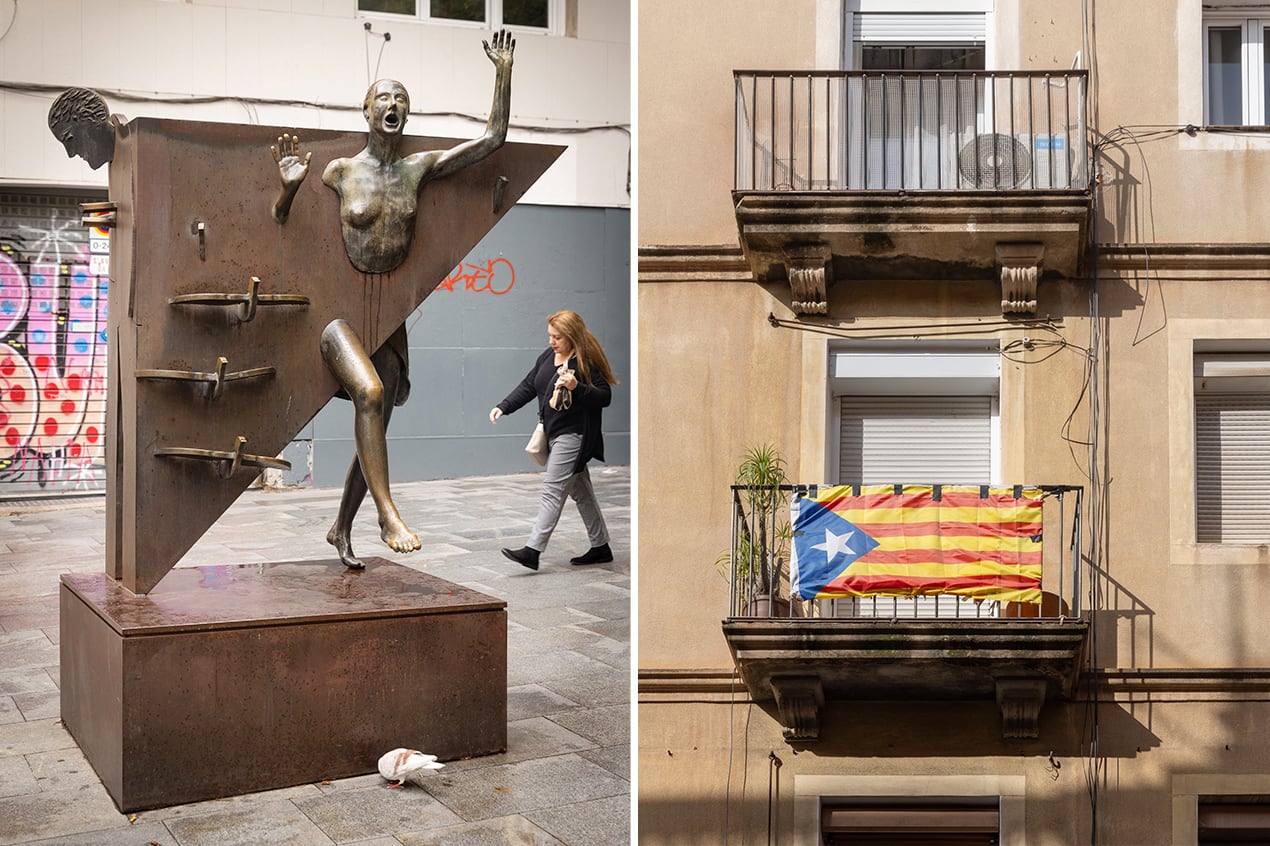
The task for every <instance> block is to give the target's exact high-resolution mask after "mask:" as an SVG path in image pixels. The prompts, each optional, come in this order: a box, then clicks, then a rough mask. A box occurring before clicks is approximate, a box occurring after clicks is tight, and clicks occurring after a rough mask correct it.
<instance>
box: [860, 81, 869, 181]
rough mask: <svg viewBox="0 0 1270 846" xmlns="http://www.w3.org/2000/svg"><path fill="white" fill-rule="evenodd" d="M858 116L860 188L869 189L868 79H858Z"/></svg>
mask: <svg viewBox="0 0 1270 846" xmlns="http://www.w3.org/2000/svg"><path fill="white" fill-rule="evenodd" d="M860 114H861V116H862V117H863V121H862V126H861V133H860V151H861V153H862V154H863V155H862V157H861V158H862V161H861V167H860V173H861V175H862V176H863V178H864V181H863V182H862V183H861V186H860V187H862V188H866V189H867V188H868V187H869V77H868V75H867V74H865V75H863V76H861V77H860Z"/></svg>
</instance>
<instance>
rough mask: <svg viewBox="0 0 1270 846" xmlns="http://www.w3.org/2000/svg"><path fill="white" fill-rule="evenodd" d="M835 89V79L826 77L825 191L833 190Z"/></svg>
mask: <svg viewBox="0 0 1270 846" xmlns="http://www.w3.org/2000/svg"><path fill="white" fill-rule="evenodd" d="M831 88H833V77H831V76H826V77H825V189H826V190H832V188H833V155H832V148H831V146H830V145H831V144H832V143H833V99H832V98H831V97H830V89H831Z"/></svg>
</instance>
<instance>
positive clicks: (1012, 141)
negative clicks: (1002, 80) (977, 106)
mask: <svg viewBox="0 0 1270 846" xmlns="http://www.w3.org/2000/svg"><path fill="white" fill-rule="evenodd" d="M1006 79H1007V80H1008V81H1009V84H1010V96H1009V97H1008V98H1007V99H1008V100H1009V101H1010V144H1011V146H1010V147H1009V149H1010V150H1011V151H1013V150H1014V149H1015V148H1014V146H1013V145H1014V144H1015V143H1016V142H1017V141H1018V140H1019V137H1018V133H1016V132H1015V128H1016V127H1015V125H1014V74H1013V73H1010V74H1009V75H1007V77H1006ZM1010 158H1011V160H1013V158H1014V157H1013V156H1011V157H1010ZM1016 173H1018V166H1017V165H1015V166H1014V167H1012V168H1011V175H1010V187H1011V188H1018V187H1021V186H1018V185H1015V184H1014V174H1016Z"/></svg>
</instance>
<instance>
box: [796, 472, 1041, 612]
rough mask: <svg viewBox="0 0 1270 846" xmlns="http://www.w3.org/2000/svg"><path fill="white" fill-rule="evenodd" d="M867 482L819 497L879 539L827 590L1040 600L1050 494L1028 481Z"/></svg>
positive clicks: (824, 491) (832, 594)
mask: <svg viewBox="0 0 1270 846" xmlns="http://www.w3.org/2000/svg"><path fill="white" fill-rule="evenodd" d="M981 493H982V489H981V488H980V487H978V486H969V485H965V486H944V487H941V488H940V490H939V492H938V494H936V492H935V489H934V488H933V487H932V486H929V485H904V486H902V487H901V488H900V491H899V493H896V488H895V486H894V485H864V486H860V488H859V493H858V494H857V493H854V492H853V489H852V488H851V487H845V486H843V487H837V488H830V489H821V491H819V492H818V496H817V497H816V499H817V500H818V501H819V502H820V503H821V504H822V505H823V506H824V507H826V508H830V509H832V510H833V511H834V512H836V513H837V514H839V515H840V516H842V517H843V518H844V519H846V520H848V521H850V522H851V523H853V524H855V525H856V526H857V527H858V528H859V529H860V530H861V531H863V532H865V533H867V534H868V535H870V536H871V537H872V538H873V539H874V540H876V541H877V542H878V546H877V548H875V549H873V550H871V551H869V552H868V553H866V554H864V555H863V556H861V557H860V558H858V559H856V561H855V562H854V563H852V564H851V566H850V567H848V568H847V569H846V570H845V571H844V572H843V573H842V574H841V575H839V576H838V577H837V578H835V579H833V580H832V581H830V582H829V583H828V584H826V585H825V586H824V588H823V589H822V590H821V591H820V592H819V594H818V596H820V597H824V598H830V597H839V596H879V595H880V596H918V595H930V594H942V593H949V594H957V595H960V596H967V597H973V598H977V599H993V600H999V601H1015V602H1039V601H1040V598H1041V567H1042V557H1041V534H1042V532H1041V527H1042V493H1041V491H1040V490H1039V489H1037V488H1025V489H1022V490H1021V491H1020V492H1019V493H1020V496H1018V497H1016V496H1015V495H1014V494H1015V491H1014V489H1013V488H989V489H988V491H987V496H981Z"/></svg>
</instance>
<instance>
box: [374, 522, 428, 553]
mask: <svg viewBox="0 0 1270 846" xmlns="http://www.w3.org/2000/svg"><path fill="white" fill-rule="evenodd" d="M379 536H380V537H381V538H383V539H384V543H386V544H388V548H389V549H391V550H392V551H393V552H414V551H415V550H416V549H419V548H420V547H421V546H423V544H421V543H419V536H418V535H416V534H415V533H414V532H412V531H410V529H409V528H407V527H406V524H405V523H403V522H402V520H401V518H400V517H397V516H389V517H386V518H384V519H382V520H380V521H379Z"/></svg>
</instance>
